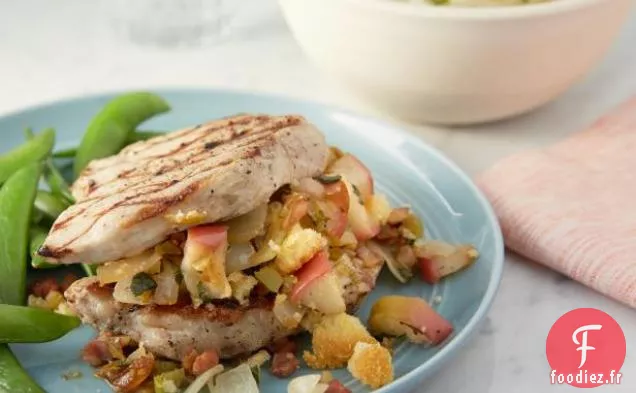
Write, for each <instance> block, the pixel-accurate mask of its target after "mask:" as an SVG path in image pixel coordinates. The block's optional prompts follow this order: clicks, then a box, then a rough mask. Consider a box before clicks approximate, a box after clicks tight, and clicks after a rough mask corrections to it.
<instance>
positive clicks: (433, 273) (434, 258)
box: [415, 240, 479, 284]
mask: <svg viewBox="0 0 636 393" xmlns="http://www.w3.org/2000/svg"><path fill="white" fill-rule="evenodd" d="M415 253H416V255H417V257H418V265H419V268H420V277H421V278H422V280H424V281H426V282H428V283H429V284H435V283H437V282H439V280H441V279H442V278H444V277H446V276H449V275H451V274H453V273H456V272H458V271H460V270H463V269H465V268H467V267H468V266H470V265H471V264H472V263H473V262H475V260H476V259H477V257H479V252H478V251H477V250H476V249H475V247H473V246H471V245H459V246H454V245H451V244H448V243H444V242H439V241H435V240H433V241H428V242H426V243H424V244H423V245H420V246H418V247H416V249H415Z"/></svg>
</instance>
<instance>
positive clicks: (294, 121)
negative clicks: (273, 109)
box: [148, 117, 301, 158]
mask: <svg viewBox="0 0 636 393" xmlns="http://www.w3.org/2000/svg"><path fill="white" fill-rule="evenodd" d="M253 119H254V118H250V117H248V118H246V119H245V120H242V121H239V122H235V123H232V125H244V126H248V125H250V123H252V122H253ZM300 122H301V119H300V118H298V117H294V118H285V119H284V120H283V121H280V120H274V121H273V124H272V127H270V128H277V129H281V128H285V127H289V126H293V125H297V124H300ZM264 123H266V122H264V121H262V122H261V124H260V125H262V124H264ZM257 126H258V125H257ZM227 127H228V124H227V123H226V124H220V125H218V126H215V127H210V128H206V129H204V133H208V134H210V133H213V132H215V131H219V130H224V129H226V128H227ZM252 128H256V127H252ZM247 131H248V128H247V127H246V128H245V131H244V132H243V133H242V134H244V133H246V132H247ZM259 132H260V131H259ZM256 133H258V132H253V133H251V134H250V135H254V134H256ZM242 134H241V135H242ZM236 136H237V135H235V134H234V133H232V135H231V137H230V138H229V139H225V140H222V141H221V144H225V143H227V142H229V141H231V140H232V139H234V138H235V137H236ZM198 140H199V138H193V139H192V140H191V141H188V142H187V143H186V142H184V143H182V144H181V145H179V147H178V148H177V149H175V150H173V151H170V152H167V153H163V154H158V155H156V156H149V157H148V158H164V157H167V156H172V155H174V154H175V153H178V152H179V151H181V150H182V149H183V148H185V147H189V146H191V145H192V144H193V143H195V142H197V141H198ZM184 145H185V146H184Z"/></svg>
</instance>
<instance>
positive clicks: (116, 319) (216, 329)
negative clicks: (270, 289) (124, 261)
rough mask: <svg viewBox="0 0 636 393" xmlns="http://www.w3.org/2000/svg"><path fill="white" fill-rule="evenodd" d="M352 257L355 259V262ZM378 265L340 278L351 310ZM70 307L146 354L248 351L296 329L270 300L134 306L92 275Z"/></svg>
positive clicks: (74, 292) (73, 291)
mask: <svg viewBox="0 0 636 393" xmlns="http://www.w3.org/2000/svg"><path fill="white" fill-rule="evenodd" d="M354 261H355V260H354ZM381 268H382V263H379V264H378V265H375V266H367V265H365V264H364V263H355V262H354V263H352V264H350V265H349V268H348V269H346V270H347V271H348V273H347V274H348V276H347V277H342V276H340V279H341V281H343V282H345V283H346V284H345V285H344V292H343V295H344V299H345V302H346V303H347V308H348V311H349V312H353V311H354V310H355V309H356V307H357V306H358V305H359V303H360V302H361V301H362V300H363V299H364V297H365V296H366V294H367V293H369V291H371V290H372V289H373V287H374V286H375V281H376V279H377V276H378V273H379V272H380V269H381ZM64 295H65V297H66V299H67V301H68V305H69V306H70V307H71V309H72V310H73V311H74V312H75V313H76V314H78V315H79V316H80V317H81V319H82V322H84V323H87V324H90V325H92V326H94V327H95V328H96V329H98V330H99V331H101V332H111V333H114V334H123V335H127V336H130V337H131V338H132V339H133V340H135V341H136V342H138V343H140V344H143V345H144V347H145V348H146V349H148V350H149V351H150V352H152V353H154V354H157V355H160V356H163V357H166V358H170V359H175V360H180V359H182V358H183V356H185V355H186V353H188V352H189V351H190V350H191V349H192V348H194V349H196V350H197V351H198V352H203V351H206V350H209V349H214V350H216V351H218V353H219V356H220V357H221V358H224V359H227V358H231V357H234V356H236V355H240V354H244V353H250V352H254V351H256V350H258V349H259V348H262V347H264V346H267V345H269V344H271V343H272V342H274V341H275V340H277V339H279V338H282V337H287V336H290V335H293V334H296V333H298V332H299V330H300V329H289V328H286V327H284V326H283V325H282V324H281V323H280V322H279V321H278V319H277V318H276V317H275V315H274V312H273V311H272V307H273V301H272V300H271V299H269V298H263V297H253V298H252V299H250V302H249V304H248V305H245V306H229V305H227V304H226V305H224V304H223V303H221V304H217V305H214V304H205V305H202V306H200V307H198V308H195V307H194V306H192V304H191V303H189V302H185V304H176V305H174V306H157V305H150V306H142V307H139V306H135V305H130V304H123V303H119V302H117V301H115V300H114V299H113V296H112V289H111V288H109V287H101V286H100V285H99V281H98V280H97V279H96V278H94V277H87V278H83V279H80V280H78V281H76V282H75V283H73V285H71V286H70V287H69V288H68V289H67V290H66V293H65V294H64Z"/></svg>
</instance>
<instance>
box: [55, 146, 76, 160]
mask: <svg viewBox="0 0 636 393" xmlns="http://www.w3.org/2000/svg"><path fill="white" fill-rule="evenodd" d="M51 155H52V156H53V158H75V155H77V148H76V147H71V148H68V149H62V150H58V151H55V152H53V154H51Z"/></svg>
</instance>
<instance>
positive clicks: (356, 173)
mask: <svg viewBox="0 0 636 393" xmlns="http://www.w3.org/2000/svg"><path fill="white" fill-rule="evenodd" d="M328 171H329V172H332V173H337V174H339V175H342V176H344V177H345V179H347V180H348V181H349V182H350V183H351V184H353V185H354V186H356V188H357V189H358V190H359V191H360V195H361V196H362V199H364V200H366V199H367V198H369V197H370V196H371V195H372V194H373V177H372V176H371V171H369V169H368V168H367V167H366V166H365V165H364V164H363V163H362V162H361V161H360V160H358V159H357V158H356V157H355V156H353V155H351V154H345V155H343V156H342V157H340V158H339V159H337V160H336V161H334V163H333V164H331V166H330V167H329V169H328Z"/></svg>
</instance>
